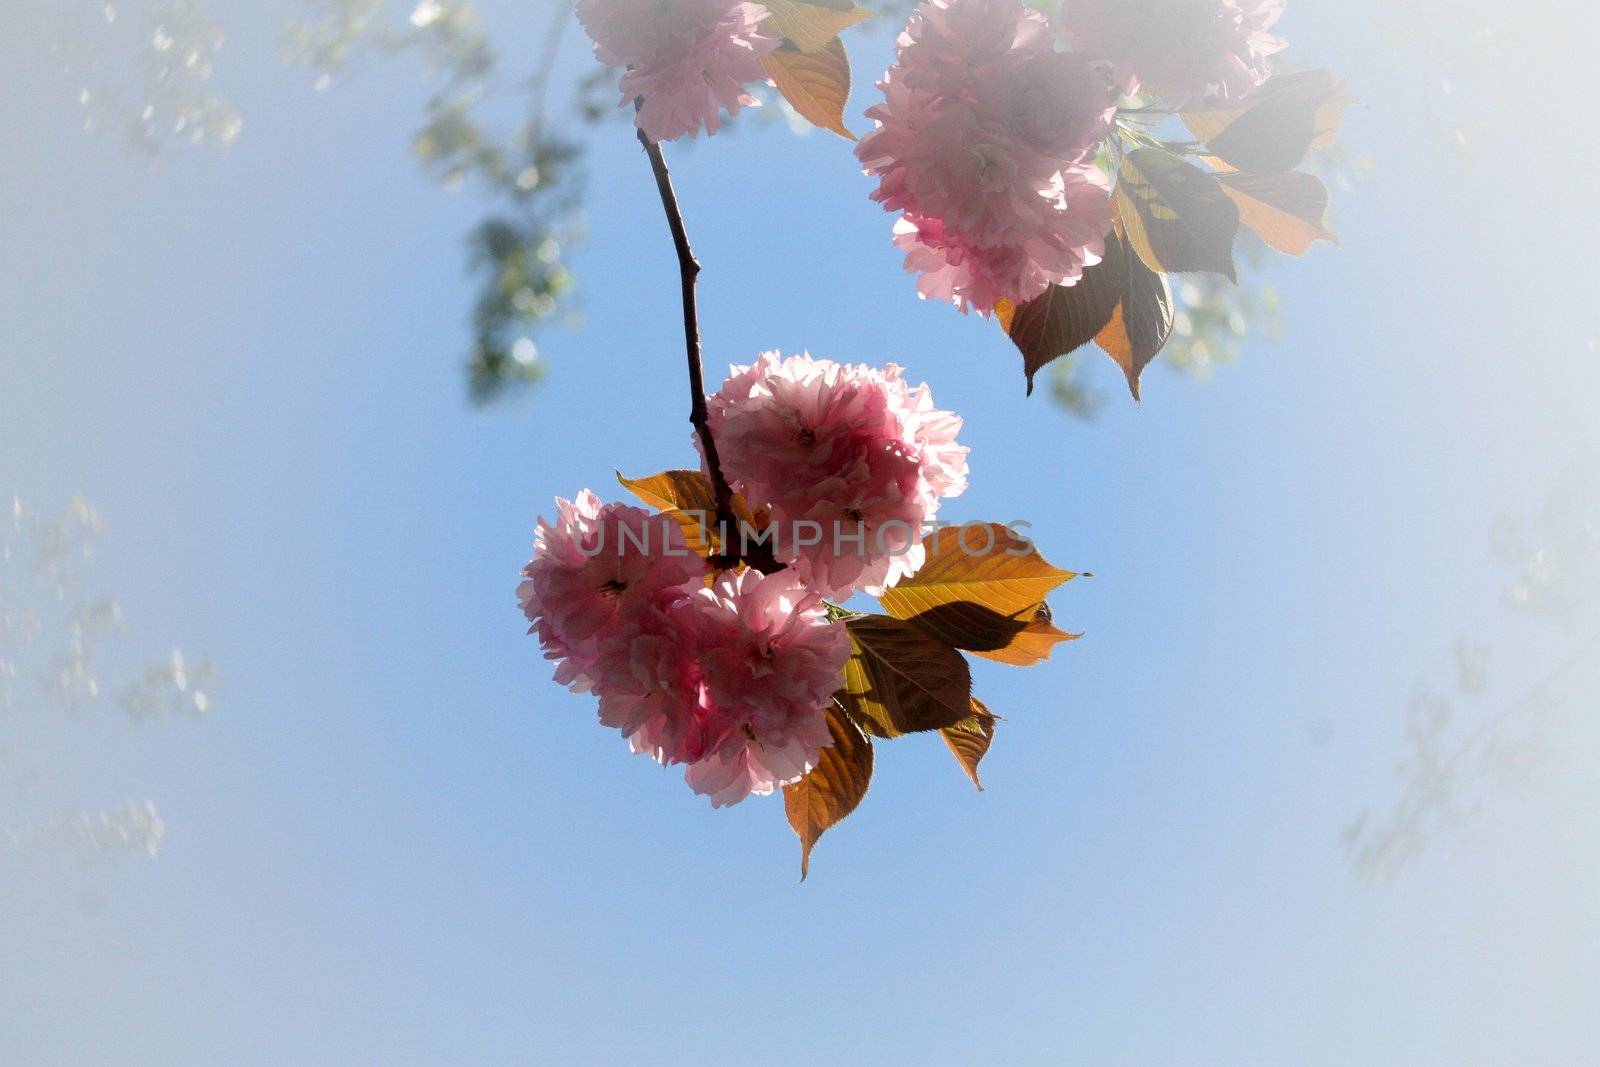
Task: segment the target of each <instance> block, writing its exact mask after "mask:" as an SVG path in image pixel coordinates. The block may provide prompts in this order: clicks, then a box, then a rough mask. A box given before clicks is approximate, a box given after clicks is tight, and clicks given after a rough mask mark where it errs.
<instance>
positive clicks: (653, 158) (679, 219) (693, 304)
mask: <svg viewBox="0 0 1600 1067" xmlns="http://www.w3.org/2000/svg"><path fill="white" fill-rule="evenodd" d="M636 106H637V105H636ZM637 133H638V135H639V143H640V144H641V145H643V146H644V153H645V156H646V157H647V158H648V159H649V160H650V169H651V171H653V172H654V174H655V178H656V189H657V191H659V192H660V194H661V207H662V209H663V210H664V211H665V212H666V215H667V228H668V229H669V230H671V231H672V245H673V247H674V248H675V249H676V250H677V253H678V276H679V279H680V281H681V283H682V288H683V342H684V355H685V358H686V359H687V361H688V366H689V401H690V404H689V421H690V422H691V423H693V424H694V431H695V434H696V435H697V436H698V437H699V439H700V451H701V453H702V455H703V456H704V457H705V461H706V473H707V475H708V476H709V478H710V480H711V498H712V502H713V506H714V507H715V509H716V519H717V530H718V533H719V535H720V537H721V544H722V546H723V551H722V554H721V555H718V556H713V557H712V558H711V561H712V562H713V563H714V564H716V565H717V566H719V567H731V566H733V565H734V564H736V563H739V562H741V561H742V562H745V563H747V564H749V565H750V566H752V567H755V568H756V569H757V570H759V571H761V572H762V573H764V574H771V573H772V572H773V571H775V570H778V569H779V568H780V566H781V564H779V563H778V562H777V561H776V560H775V559H774V558H773V555H772V550H771V547H770V546H769V545H768V544H767V543H765V542H762V543H759V544H756V545H753V546H750V547H749V549H748V550H747V551H742V552H741V551H740V549H741V547H743V544H744V537H743V536H742V533H743V530H742V528H741V527H740V525H739V521H738V519H737V517H736V516H735V515H734V510H733V489H732V488H731V487H730V486H729V485H728V479H727V476H726V475H724V474H723V473H722V458H721V457H720V456H719V455H718V454H717V442H716V439H715V438H714V437H713V436H712V434H711V418H710V413H709V412H708V411H707V409H706V383H705V373H704V371H703V369H702V366H701V354H700V313H699V309H698V303H697V300H696V295H695V283H696V281H697V280H698V279H699V277H700V261H699V260H698V259H696V258H695V255H694V249H693V248H692V247H691V246H690V244H689V232H688V230H687V229H685V227H684V224H683V212H682V211H681V210H680V209H679V207H678V194H677V193H676V192H675V191H674V190H673V188H672V175H671V174H670V173H669V172H668V171H667V160H666V157H665V156H663V155H662V154H661V146H660V145H658V144H656V143H655V142H654V141H652V140H650V138H649V137H647V136H646V135H645V132H644V131H643V130H639V131H637ZM730 549H731V551H730Z"/></svg>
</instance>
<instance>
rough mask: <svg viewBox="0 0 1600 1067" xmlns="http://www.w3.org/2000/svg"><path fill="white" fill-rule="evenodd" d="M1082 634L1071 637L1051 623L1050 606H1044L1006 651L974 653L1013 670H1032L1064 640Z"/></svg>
mask: <svg viewBox="0 0 1600 1067" xmlns="http://www.w3.org/2000/svg"><path fill="white" fill-rule="evenodd" d="M1080 636H1082V635H1080V634H1069V633H1067V632H1066V631H1065V630H1062V629H1059V628H1058V627H1057V626H1056V624H1055V623H1054V622H1052V621H1051V615H1050V605H1049V604H1040V605H1039V610H1038V611H1037V612H1035V613H1034V616H1033V619H1032V620H1031V621H1030V622H1029V623H1028V625H1026V626H1024V627H1023V628H1022V630H1021V631H1020V632H1018V633H1017V634H1016V636H1014V637H1012V639H1011V641H1010V642H1009V643H1008V644H1007V645H1006V646H1005V647H1004V648H996V649H979V648H975V649H973V650H972V654H973V655H974V656H982V657H983V658H984V659H992V660H994V661H995V662H996V663H1008V664H1010V665H1011V666H1013V667H1032V666H1033V665H1034V664H1036V663H1043V662H1044V661H1045V660H1047V659H1049V658H1050V653H1051V652H1053V651H1055V647H1056V645H1058V644H1060V643H1061V642H1063V641H1076V640H1077V639H1078V638H1079V637H1080Z"/></svg>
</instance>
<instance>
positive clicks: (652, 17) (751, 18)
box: [578, 0, 782, 141]
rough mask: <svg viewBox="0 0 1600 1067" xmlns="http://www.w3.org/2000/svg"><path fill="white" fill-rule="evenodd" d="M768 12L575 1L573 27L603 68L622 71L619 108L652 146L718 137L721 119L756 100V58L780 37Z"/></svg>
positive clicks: (672, 0) (698, 0)
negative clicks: (634, 111) (579, 28)
mask: <svg viewBox="0 0 1600 1067" xmlns="http://www.w3.org/2000/svg"><path fill="white" fill-rule="evenodd" d="M766 17H767V9H766V8H764V7H762V6H761V5H760V4H756V3H742V2H740V0H578V20H579V21H580V22H582V23H583V27H584V29H586V30H588V31H589V36H590V37H591V38H592V39H593V40H594V53H595V56H596V57H597V58H599V60H600V61H601V62H602V63H608V64H610V65H612V66H616V67H626V68H627V70H626V72H625V73H624V74H623V75H622V82H621V86H620V88H621V90H622V104H623V105H624V106H631V105H632V104H633V102H634V101H635V100H639V101H641V103H640V106H639V113H638V115H637V117H636V119H635V121H636V123H637V125H638V127H639V129H641V130H643V131H644V133H645V135H646V136H648V137H649V138H650V139H651V140H652V141H670V140H674V139H676V138H679V137H683V136H685V135H688V136H691V137H692V136H694V135H695V134H697V133H698V132H699V131H700V128H701V127H702V126H704V127H705V129H706V132H707V133H713V134H714V133H716V132H717V127H718V125H719V124H720V122H721V115H722V112H723V111H724V110H725V111H727V112H728V113H729V114H735V113H737V112H738V110H739V109H740V108H741V107H753V106H756V105H757V104H758V103H759V101H757V99H756V98H755V97H754V96H752V95H750V93H748V92H746V91H745V86H746V85H747V84H749V83H750V82H753V81H761V80H763V79H765V78H766V76H767V75H766V72H765V71H764V70H762V67H761V57H762V56H764V55H766V54H767V53H768V52H770V51H772V50H773V49H774V48H776V47H778V44H779V42H780V41H781V40H782V38H781V37H780V36H779V35H778V34H777V33H775V32H773V31H771V30H770V29H768V28H767V27H766V26H765V25H764V24H763V20H765V19H766Z"/></svg>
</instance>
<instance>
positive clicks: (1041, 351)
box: [995, 233, 1124, 396]
mask: <svg viewBox="0 0 1600 1067" xmlns="http://www.w3.org/2000/svg"><path fill="white" fill-rule="evenodd" d="M1122 251H1123V245H1122V242H1121V241H1120V239H1119V238H1118V237H1117V235H1116V234H1115V233H1110V234H1107V235H1106V255H1105V258H1104V259H1102V260H1101V261H1100V262H1099V263H1096V264H1095V265H1094V266H1092V267H1089V268H1088V269H1087V270H1085V271H1084V272H1083V277H1081V278H1079V279H1078V281H1077V284H1075V285H1052V286H1051V287H1050V288H1049V289H1048V290H1046V291H1045V292H1044V294H1043V295H1042V296H1037V297H1035V298H1034V299H1032V300H1030V301H1028V302H1027V303H1026V304H1023V305H1022V306H1020V307H1018V306H1017V305H1016V304H1013V303H1012V302H1011V301H1009V300H1001V301H1000V302H999V303H998V304H996V305H995V318H996V319H997V320H998V321H999V323H1000V328H1001V329H1003V330H1005V331H1006V334H1007V335H1008V336H1009V337H1010V338H1011V341H1012V343H1013V344H1015V345H1016V346H1017V349H1018V350H1019V351H1020V352H1021V353H1022V370H1023V373H1025V374H1026V375H1027V376H1028V395H1029V396H1032V395H1033V378H1034V375H1036V374H1038V373H1039V371H1040V370H1042V369H1043V368H1044V367H1045V366H1046V365H1048V364H1049V363H1050V362H1052V361H1053V360H1055V359H1058V358H1059V357H1061V356H1064V355H1066V354H1067V353H1068V352H1072V351H1074V350H1075V349H1078V348H1081V347H1082V346H1083V345H1086V344H1088V343H1089V342H1090V341H1092V340H1094V338H1095V335H1096V334H1097V333H1099V332H1100V331H1101V330H1102V329H1104V328H1105V325H1106V323H1107V322H1109V321H1110V320H1111V314H1112V312H1113V311H1115V310H1116V307H1117V303H1118V302H1119V301H1120V300H1121V299H1122V275H1123V273H1124V272H1123V266H1122V262H1121V255H1122Z"/></svg>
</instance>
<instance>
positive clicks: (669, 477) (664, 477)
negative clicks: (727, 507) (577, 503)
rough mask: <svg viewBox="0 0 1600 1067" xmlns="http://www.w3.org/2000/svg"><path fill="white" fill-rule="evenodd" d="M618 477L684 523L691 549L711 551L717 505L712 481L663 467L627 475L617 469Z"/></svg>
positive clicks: (697, 552) (639, 494) (680, 522)
mask: <svg viewBox="0 0 1600 1067" xmlns="http://www.w3.org/2000/svg"><path fill="white" fill-rule="evenodd" d="M617 481H619V482H621V483H622V486H623V488H624V489H627V490H628V491H629V492H630V493H632V494H633V495H634V496H636V497H638V498H639V499H640V500H642V501H644V502H645V503H646V504H648V505H650V506H651V507H653V508H655V509H656V510H657V511H660V512H662V513H664V514H666V515H669V516H671V517H672V518H674V519H676V520H677V521H678V524H679V525H680V526H682V527H683V537H684V540H685V541H687V542H688V543H689V550H690V551H691V552H694V553H695V554H696V555H701V556H709V555H710V554H711V553H712V551H713V547H712V544H713V542H714V541H715V540H716V538H715V537H714V536H713V535H712V528H713V527H714V526H715V525H716V522H717V519H716V512H717V505H716V501H715V500H714V499H713V498H712V493H711V482H710V481H709V480H708V479H707V478H706V476H705V475H704V474H701V473H700V472H699V471H662V472H661V473H660V474H652V475H651V476H650V477H648V478H625V477H623V474H622V472H621V471H618V472H617Z"/></svg>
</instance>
